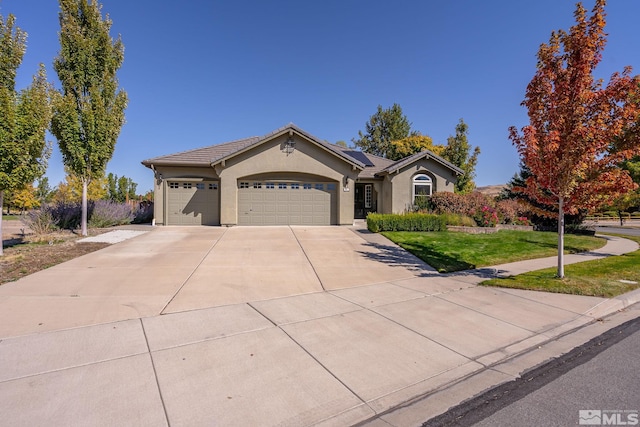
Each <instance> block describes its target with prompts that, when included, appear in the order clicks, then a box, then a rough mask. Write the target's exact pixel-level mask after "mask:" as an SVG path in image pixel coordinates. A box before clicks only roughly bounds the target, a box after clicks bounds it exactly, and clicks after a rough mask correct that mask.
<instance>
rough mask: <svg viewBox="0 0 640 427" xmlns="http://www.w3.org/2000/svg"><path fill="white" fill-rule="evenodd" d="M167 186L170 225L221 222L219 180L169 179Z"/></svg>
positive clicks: (217, 223) (215, 223) (214, 223)
mask: <svg viewBox="0 0 640 427" xmlns="http://www.w3.org/2000/svg"><path fill="white" fill-rule="evenodd" d="M167 187H168V189H167V206H168V210H169V211H168V215H167V220H168V221H167V223H168V224H169V225H219V224H220V207H219V202H218V200H219V199H220V197H219V191H218V183H217V182H214V181H169V182H168V183H167Z"/></svg>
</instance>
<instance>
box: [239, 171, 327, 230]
mask: <svg viewBox="0 0 640 427" xmlns="http://www.w3.org/2000/svg"><path fill="white" fill-rule="evenodd" d="M336 187H337V184H336V183H335V182H302V181H301V182H293V181H288V182H284V181H239V182H238V225H331V224H335V223H336V220H335V215H336V203H337V202H336V200H337V197H336Z"/></svg>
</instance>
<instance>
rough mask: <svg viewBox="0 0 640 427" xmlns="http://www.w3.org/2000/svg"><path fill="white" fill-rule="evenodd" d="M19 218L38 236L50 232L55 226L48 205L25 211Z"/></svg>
mask: <svg viewBox="0 0 640 427" xmlns="http://www.w3.org/2000/svg"><path fill="white" fill-rule="evenodd" d="M20 220H21V221H22V223H23V224H24V225H25V226H27V227H29V228H30V229H31V230H32V231H33V232H34V233H36V235H38V236H40V235H43V234H47V233H51V232H52V231H54V230H55V229H56V228H57V227H56V223H55V220H54V218H53V215H52V213H51V208H50V207H48V206H43V207H41V208H40V209H34V210H31V211H29V212H27V213H26V214H25V215H24V216H22V217H21V218H20Z"/></svg>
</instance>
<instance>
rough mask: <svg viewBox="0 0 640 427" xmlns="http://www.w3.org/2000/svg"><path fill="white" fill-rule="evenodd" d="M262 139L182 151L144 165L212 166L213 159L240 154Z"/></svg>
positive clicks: (254, 137) (254, 138)
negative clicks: (239, 152)
mask: <svg viewBox="0 0 640 427" xmlns="http://www.w3.org/2000/svg"><path fill="white" fill-rule="evenodd" d="M259 139H260V138H259V137H257V136H253V137H251V138H245V139H238V140H236V141H231V142H226V143H224V144H217V145H210V146H208V147H203V148H196V149H193V150H187V151H181V152H179V153H174V154H169V155H166V156H159V157H154V158H151V159H147V160H144V161H143V162H142V164H143V165H145V166H147V167H150V166H151V165H176V166H211V159H215V158H220V157H225V156H228V155H229V154H230V153H235V152H238V151H240V150H242V149H244V148H245V147H247V146H250V145H252V144H253V143H255V142H256V141H257V140H259Z"/></svg>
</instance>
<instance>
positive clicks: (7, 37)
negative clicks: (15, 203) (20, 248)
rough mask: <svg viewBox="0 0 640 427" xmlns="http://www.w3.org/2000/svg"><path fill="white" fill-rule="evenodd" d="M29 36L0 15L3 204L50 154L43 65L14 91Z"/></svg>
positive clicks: (0, 189) (39, 173)
mask: <svg viewBox="0 0 640 427" xmlns="http://www.w3.org/2000/svg"><path fill="white" fill-rule="evenodd" d="M26 39H27V34H26V33H25V32H24V31H22V30H20V28H18V27H16V26H15V17H14V16H13V15H9V16H8V18H7V19H6V21H5V19H4V18H3V17H2V16H1V15H0V206H2V205H3V199H4V194H5V191H11V192H17V191H20V190H22V189H24V188H25V187H26V186H28V185H30V184H31V183H33V181H34V180H35V179H37V178H38V177H40V176H42V175H43V174H44V172H45V170H46V168H47V159H48V158H49V154H50V150H49V146H48V144H47V142H46V139H45V134H46V130H47V128H48V127H49V123H50V120H51V106H50V94H51V93H50V89H51V87H50V85H49V83H48V82H47V75H46V72H45V69H44V66H43V65H42V64H41V65H40V69H39V71H38V74H37V75H36V76H34V78H33V83H32V84H31V86H29V87H28V88H26V89H23V90H21V91H20V92H16V90H15V78H16V74H17V70H18V67H19V66H20V64H21V63H22V57H23V55H24V52H25V49H26ZM0 235H2V216H1V215H0ZM2 254H3V250H2V244H1V242H0V255H2Z"/></svg>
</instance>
